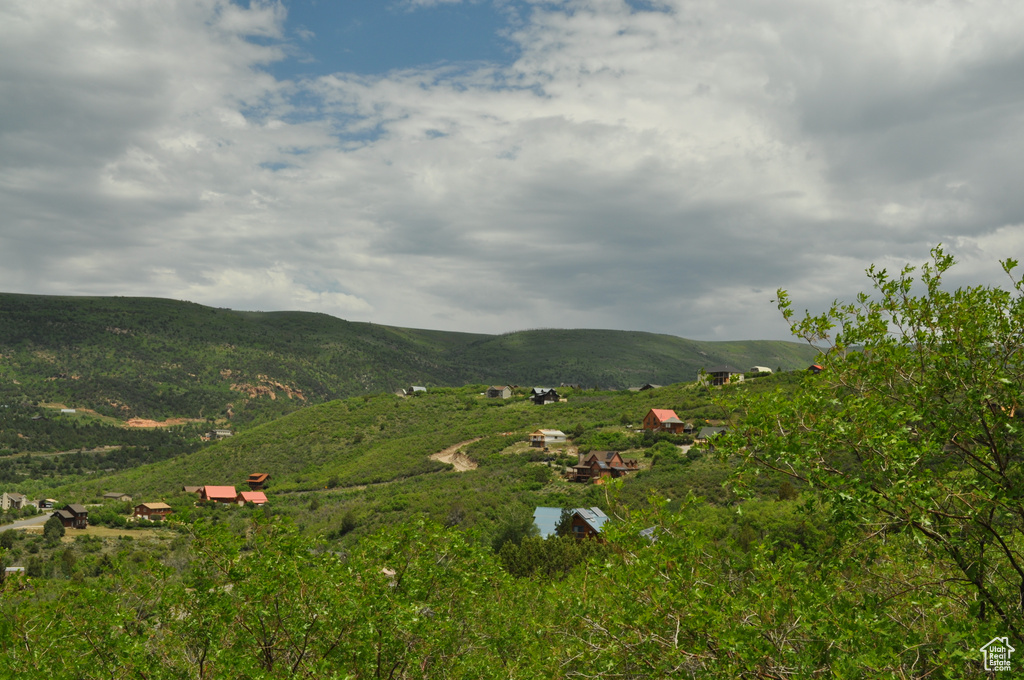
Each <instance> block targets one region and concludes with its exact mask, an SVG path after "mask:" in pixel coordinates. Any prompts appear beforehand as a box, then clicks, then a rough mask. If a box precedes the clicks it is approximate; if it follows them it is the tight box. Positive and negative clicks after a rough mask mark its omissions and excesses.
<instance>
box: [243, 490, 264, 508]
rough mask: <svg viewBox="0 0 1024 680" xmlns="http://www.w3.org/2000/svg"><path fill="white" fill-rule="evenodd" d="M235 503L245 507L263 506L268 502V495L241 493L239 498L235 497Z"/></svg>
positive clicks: (252, 492) (259, 492)
mask: <svg viewBox="0 0 1024 680" xmlns="http://www.w3.org/2000/svg"><path fill="white" fill-rule="evenodd" d="M235 502H236V503H238V504H239V505H245V504H246V503H252V504H253V505H263V504H264V503H266V502H267V494H265V493H263V492H262V491H240V492H239V493H238V496H236V497H235Z"/></svg>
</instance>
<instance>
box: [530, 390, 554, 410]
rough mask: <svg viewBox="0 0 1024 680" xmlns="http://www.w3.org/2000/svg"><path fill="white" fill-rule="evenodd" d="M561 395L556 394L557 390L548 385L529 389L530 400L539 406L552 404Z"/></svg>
mask: <svg viewBox="0 0 1024 680" xmlns="http://www.w3.org/2000/svg"><path fill="white" fill-rule="evenodd" d="M559 399H561V397H559V396H558V392H556V391H555V390H554V389H551V388H548V387H534V388H533V389H532V390H530V401H532V402H533V403H534V404H537V405H539V406H541V405H544V404H554V403H556V402H557V401H558V400H559Z"/></svg>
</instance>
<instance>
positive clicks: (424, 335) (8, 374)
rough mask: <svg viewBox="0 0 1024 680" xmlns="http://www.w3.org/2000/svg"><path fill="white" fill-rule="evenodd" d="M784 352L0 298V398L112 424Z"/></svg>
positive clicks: (634, 378)
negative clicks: (85, 413) (81, 412)
mask: <svg viewBox="0 0 1024 680" xmlns="http://www.w3.org/2000/svg"><path fill="white" fill-rule="evenodd" d="M814 355H815V352H814V350H813V349H812V348H810V347H808V346H805V345H799V344H796V343H788V342H773V341H747V342H696V341H691V340H685V339H682V338H677V337H673V336H668V335H658V334H652V333H640V332H626V331H606V330H536V331H523V332H518V333H509V334H505V335H499V336H493V335H483V334H472V333H455V332H444V331H428V330H415V329H407V328H395V327H388V326H380V325H376V324H370V323H355V322H348V321H344V320H342V319H338V318H335V317H331V316H328V315H325V314H312V313H306V312H236V311H232V310H229V309H218V308H212V307H205V306H202V305H198V304H193V303H189V302H180V301H175V300H163V299H154V298H121V297H117V298H99V297H59V296H38V295H16V294H0V400H2V401H4V402H18V401H29V402H43V403H53V404H58V403H59V404H66V405H68V406H74V407H78V408H89V409H94V410H95V411H97V412H98V413H100V414H102V415H106V416H111V417H115V418H118V419H121V420H124V419H127V418H131V417H142V418H150V419H158V420H159V419H164V418H170V417H183V418H192V419H206V420H209V421H219V422H227V421H230V422H231V423H232V424H234V425H235V426H236V427H239V426H240V427H244V426H246V425H247V424H250V423H254V422H266V421H268V420H271V419H273V418H275V417H277V416H280V415H283V414H285V413H289V412H292V411H294V410H296V409H298V408H301V407H302V406H305V405H309V404H316V403H323V402H326V401H330V400H332V399H339V398H345V397H350V396H354V395H361V394H370V393H375V392H391V391H394V390H396V389H398V388H402V387H408V386H409V385H411V384H418V385H429V386H457V385H464V384H468V383H497V384H514V385H532V384H542V385H554V386H558V385H560V384H562V383H567V384H580V385H584V386H588V387H593V386H600V387H602V388H614V389H624V388H626V387H630V386H636V385H643V384H645V383H654V384H670V383H674V382H679V381H682V380H693V379H694V377H695V375H696V372H697V371H698V370H699V369H700V368H701V367H705V366H711V365H715V364H721V363H729V364H733V365H735V366H737V367H739V368H742V369H746V368H749V367H750V366H752V365H755V364H756V365H767V366H770V367H772V368H780V367H781V368H783V369H794V368H802V367H804V366H806V365H807V363H808V362H810V361H811V360H812V359H813V358H814Z"/></svg>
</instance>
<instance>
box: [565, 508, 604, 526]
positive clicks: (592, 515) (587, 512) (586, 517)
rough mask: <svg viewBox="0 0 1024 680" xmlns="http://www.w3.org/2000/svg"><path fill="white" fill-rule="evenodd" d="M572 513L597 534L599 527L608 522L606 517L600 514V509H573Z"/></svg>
mask: <svg viewBox="0 0 1024 680" xmlns="http://www.w3.org/2000/svg"><path fill="white" fill-rule="evenodd" d="M572 512H573V514H574V515H578V516H579V518H580V519H582V520H583V521H584V522H586V523H587V526H589V527H590V528H591V529H593V530H594V531H597V532H600V531H601V527H602V526H604V523H605V522H607V521H608V515H606V514H604V513H603V512H601V508H596V507H591V508H573V509H572Z"/></svg>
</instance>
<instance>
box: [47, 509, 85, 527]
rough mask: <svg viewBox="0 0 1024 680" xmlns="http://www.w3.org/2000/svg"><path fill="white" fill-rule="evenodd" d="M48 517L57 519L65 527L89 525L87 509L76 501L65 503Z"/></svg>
mask: <svg viewBox="0 0 1024 680" xmlns="http://www.w3.org/2000/svg"><path fill="white" fill-rule="evenodd" d="M50 517H56V518H57V519H59V520H60V523H61V524H63V525H64V528H66V529H84V528H86V527H87V526H89V511H88V510H86V509H85V506H83V505H79V504H78V503H70V504H68V505H65V506H64V507H63V508H61V509H60V510H58V511H57V512H55V513H53V514H52V515H50Z"/></svg>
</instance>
